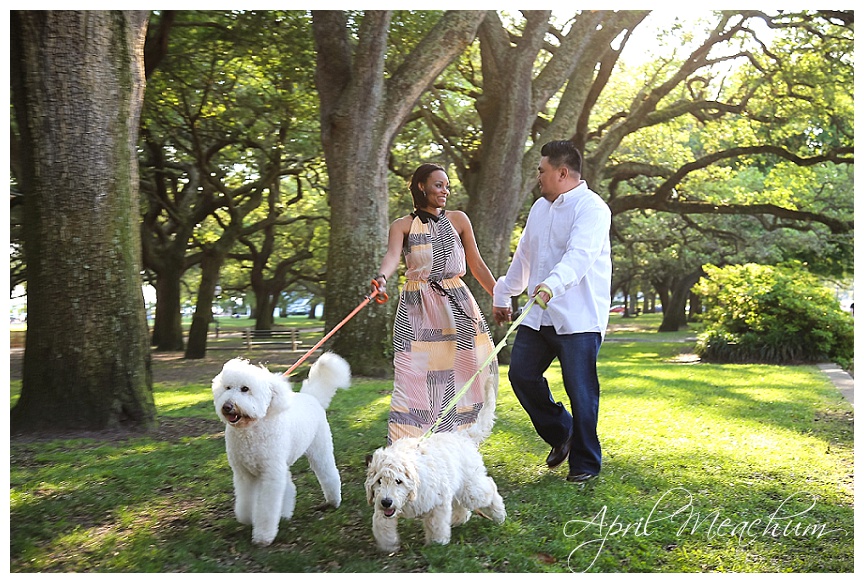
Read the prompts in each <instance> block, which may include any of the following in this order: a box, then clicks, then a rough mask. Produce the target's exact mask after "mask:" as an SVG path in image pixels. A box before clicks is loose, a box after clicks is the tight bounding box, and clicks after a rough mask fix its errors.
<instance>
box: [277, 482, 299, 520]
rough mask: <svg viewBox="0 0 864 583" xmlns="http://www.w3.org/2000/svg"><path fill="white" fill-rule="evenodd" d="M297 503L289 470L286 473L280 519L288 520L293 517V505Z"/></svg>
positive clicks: (295, 488)
mask: <svg viewBox="0 0 864 583" xmlns="http://www.w3.org/2000/svg"><path fill="white" fill-rule="evenodd" d="M296 503H297V486H296V485H295V484H294V480H293V479H292V478H291V470H288V471H287V472H286V477H285V494H284V495H283V496H282V512H281V515H282V518H285V519H287V520H290V519H291V517H292V516H294V505H295V504H296Z"/></svg>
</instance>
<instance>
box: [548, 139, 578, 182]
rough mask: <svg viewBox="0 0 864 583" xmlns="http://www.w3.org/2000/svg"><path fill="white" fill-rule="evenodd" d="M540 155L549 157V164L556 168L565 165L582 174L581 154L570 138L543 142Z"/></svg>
mask: <svg viewBox="0 0 864 583" xmlns="http://www.w3.org/2000/svg"><path fill="white" fill-rule="evenodd" d="M540 155H541V156H545V157H546V158H549V164H550V165H552V166H554V167H555V168H558V167H560V166H567V167H568V168H569V169H570V170H572V171H573V172H576V173H578V174H579V175H580V176H581V175H582V154H581V153H580V152H579V149H578V148H577V147H576V144H574V143H573V142H571V141H570V140H556V141H554V142H547V143H545V144H543V147H542V148H541V149H540Z"/></svg>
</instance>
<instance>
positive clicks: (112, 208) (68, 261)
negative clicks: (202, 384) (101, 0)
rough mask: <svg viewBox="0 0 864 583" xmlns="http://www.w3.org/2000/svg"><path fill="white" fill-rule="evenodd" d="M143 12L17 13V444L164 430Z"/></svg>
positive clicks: (14, 62)
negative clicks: (148, 304) (23, 325)
mask: <svg viewBox="0 0 864 583" xmlns="http://www.w3.org/2000/svg"><path fill="white" fill-rule="evenodd" d="M147 14H148V13H147V12H132V11H129V12H125V11H124V12H120V11H112V12H103V11H59V12H56V11H39V12H36V11H13V12H12V13H11V27H10V31H11V34H12V39H11V40H12V42H11V46H12V55H11V56H12V59H11V62H12V84H13V103H14V109H15V115H16V118H17V121H18V125H19V130H20V132H21V137H22V146H23V147H22V174H21V180H20V184H21V187H22V191H23V193H24V197H25V202H24V209H25V224H24V231H23V236H24V248H25V253H26V256H27V265H28V283H27V316H28V322H27V338H26V346H27V347H26V351H25V355H24V368H23V382H22V388H21V396H20V399H19V400H18V402H17V404H16V406H15V407H14V408H13V409H12V414H11V428H12V431H13V432H24V431H48V430H66V429H88V430H99V429H107V428H119V427H128V428H145V427H150V426H153V425H155V422H156V421H155V420H156V411H155V406H154V402H153V394H152V381H151V375H150V352H149V345H148V341H147V335H148V334H147V323H146V316H145V311H144V298H143V294H142V291H141V284H142V280H141V275H140V273H141V247H140V240H139V236H138V234H139V229H138V222H139V220H140V216H139V210H138V206H139V200H138V170H137V168H138V161H137V153H136V142H137V129H138V119H139V115H140V111H141V103H142V95H143V90H144V71H143V45H144V35H145V31H146V26H147Z"/></svg>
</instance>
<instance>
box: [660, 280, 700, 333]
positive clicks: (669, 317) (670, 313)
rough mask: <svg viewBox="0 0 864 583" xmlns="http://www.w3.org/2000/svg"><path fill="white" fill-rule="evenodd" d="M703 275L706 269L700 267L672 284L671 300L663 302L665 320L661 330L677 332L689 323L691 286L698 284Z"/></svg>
mask: <svg viewBox="0 0 864 583" xmlns="http://www.w3.org/2000/svg"><path fill="white" fill-rule="evenodd" d="M703 275H705V271H703V270H702V268H701V267H700V268H699V269H696V270H695V271H692V272H690V273H688V274H687V275H686V276H684V277H682V278H681V279H679V280H677V281H675V282H674V283H673V284H672V286H671V289H670V290H669V291H670V294H669V302H668V304H667V303H664V304H663V321H662V322H661V323H660V328H659V329H658V330H659V331H660V332H677V331H678V330H680V329H681V328H682V327H684V326H686V325H687V299H688V298H689V297H690V288H691V287H693V286H694V285H696V282H697V281H699V278H700V277H702V276H703Z"/></svg>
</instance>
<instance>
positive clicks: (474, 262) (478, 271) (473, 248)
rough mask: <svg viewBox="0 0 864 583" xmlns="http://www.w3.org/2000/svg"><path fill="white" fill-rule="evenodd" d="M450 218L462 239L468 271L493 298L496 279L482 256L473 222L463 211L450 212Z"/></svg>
mask: <svg viewBox="0 0 864 583" xmlns="http://www.w3.org/2000/svg"><path fill="white" fill-rule="evenodd" d="M448 217H449V218H450V222H451V223H453V226H454V227H456V232H457V233H458V234H459V237H460V238H461V239H462V247H464V248H465V262H466V263H467V264H468V269H470V270H471V275H473V276H474V277H475V278H476V279H477V281H479V282H480V285H482V286H483V289H485V290H486V293H488V294H489V295H490V296H491V295H492V290H493V289H494V288H495V278H494V277H493V276H492V271H491V270H490V269H489V267H488V266H487V265H486V262H485V261H483V258H482V257H481V256H480V250H479V249H478V248H477V240H476V239H475V238H474V229H473V228H472V227H471V220H470V219H469V218H468V215H466V214H465V213H463V212H462V211H450V212H449V213H448ZM454 219H455V220H454Z"/></svg>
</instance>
